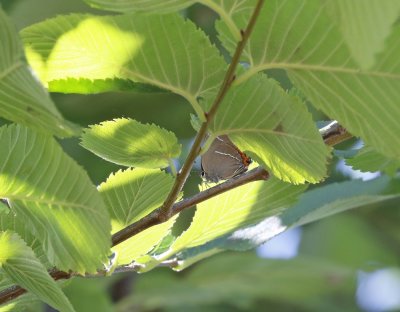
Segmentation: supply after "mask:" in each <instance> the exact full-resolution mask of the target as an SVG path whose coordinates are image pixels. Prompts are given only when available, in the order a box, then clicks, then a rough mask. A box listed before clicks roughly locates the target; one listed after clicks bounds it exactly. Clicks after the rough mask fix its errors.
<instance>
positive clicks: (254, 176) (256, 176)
mask: <svg viewBox="0 0 400 312" xmlns="http://www.w3.org/2000/svg"><path fill="white" fill-rule="evenodd" d="M320 133H321V136H322V138H323V139H324V141H325V143H326V144H327V145H330V146H333V145H336V144H338V143H340V142H343V141H345V140H347V139H349V138H351V137H352V135H351V134H350V133H348V132H347V130H346V129H345V128H343V127H342V126H341V125H339V124H338V122H337V121H333V122H332V123H330V124H329V125H328V126H326V127H324V128H322V129H320ZM268 178H269V173H268V172H267V171H266V170H265V169H263V168H261V167H257V168H255V169H253V170H250V171H249V172H246V173H244V174H242V175H240V176H238V177H236V178H233V179H230V180H227V181H225V182H223V183H221V184H218V185H216V186H214V187H211V188H209V189H207V190H205V191H202V192H200V193H198V194H196V195H194V196H192V197H189V198H186V199H183V200H181V201H180V202H178V203H175V204H174V205H173V206H172V211H171V216H173V215H175V214H177V213H179V212H181V211H182V210H184V209H187V208H190V207H192V206H194V205H196V204H198V203H201V202H203V201H206V200H208V199H210V198H212V197H214V196H217V195H219V194H222V193H224V192H227V191H229V190H232V189H234V188H236V187H239V186H241V185H244V184H247V183H250V182H253V181H257V180H267V179H268ZM160 209H161V207H160V208H158V209H156V210H155V211H153V212H152V213H150V214H149V215H147V216H146V217H144V218H143V219H141V220H139V221H137V222H135V223H133V224H131V225H129V226H127V227H126V228H124V229H122V230H121V231H119V232H117V233H115V234H114V235H113V236H112V246H116V245H118V244H120V243H122V242H123V241H125V240H127V239H129V238H130V237H132V236H134V235H136V234H138V233H140V232H142V231H144V230H146V229H148V228H150V227H151V226H154V225H157V224H160V223H162V221H160V218H159V213H160ZM160 265H161V266H170V267H173V265H174V262H171V263H162V264H160ZM124 270H129V271H135V270H137V268H136V267H133V268H130V267H129V268H127V267H120V268H117V269H116V270H115V272H119V271H124ZM49 273H50V275H51V276H52V277H53V278H54V279H55V280H59V279H68V278H70V277H72V276H74V275H75V274H73V273H66V272H63V271H59V270H52V271H50V272H49ZM24 293H26V290H25V289H23V288H21V287H19V286H17V285H14V286H11V287H9V288H6V289H4V290H2V291H0V304H3V303H6V302H8V301H10V300H13V299H15V298H17V297H19V296H20V295H22V294H24Z"/></svg>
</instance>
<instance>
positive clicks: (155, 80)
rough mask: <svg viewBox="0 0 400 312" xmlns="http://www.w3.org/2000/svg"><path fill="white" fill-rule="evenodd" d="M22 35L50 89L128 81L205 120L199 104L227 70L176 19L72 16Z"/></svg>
mask: <svg viewBox="0 0 400 312" xmlns="http://www.w3.org/2000/svg"><path fill="white" fill-rule="evenodd" d="M21 34H22V37H23V39H24V43H25V47H26V50H27V57H28V60H29V62H30V64H31V66H32V67H33V69H34V70H35V72H36V73H37V74H38V76H39V77H40V79H41V81H42V82H43V83H45V84H46V85H47V84H48V83H49V82H51V81H53V80H59V79H67V78H75V79H78V80H76V81H75V82H74V84H73V89H74V90H75V89H76V88H77V86H76V83H77V82H79V81H80V80H79V79H81V78H84V79H95V80H97V79H114V78H119V79H129V80H132V81H134V82H140V83H146V84H151V85H154V86H156V87H159V88H162V89H166V90H169V91H171V92H174V93H177V94H179V95H181V96H183V97H184V98H186V99H187V100H188V101H189V102H190V103H191V105H192V106H193V108H194V109H195V111H196V113H197V114H198V115H199V116H201V117H202V118H203V113H202V110H201V108H200V106H199V104H198V103H197V99H198V98H204V97H207V96H208V95H209V94H214V93H215V92H216V89H217V88H218V86H219V84H220V83H221V81H222V78H223V75H224V70H225V67H226V65H225V62H224V61H223V59H222V57H221V56H220V54H219V52H218V50H217V49H216V48H215V47H214V46H212V45H211V43H210V42H209V40H208V38H207V37H206V36H205V34H204V33H203V32H202V31H200V30H199V29H197V28H196V27H195V25H194V24H193V23H192V22H190V21H188V20H184V19H183V18H182V17H180V16H179V15H177V14H168V15H141V14H127V15H121V16H108V17H107V16H102V17H98V16H97V17H96V16H89V15H77V14H73V15H68V16H59V17H56V18H53V19H50V20H47V21H44V22H41V23H38V24H36V25H33V26H30V27H28V28H25V29H24V30H23V31H22V32H21ZM49 87H51V85H49ZM98 89H99V88H98ZM106 89H107V88H106ZM50 91H52V89H51V88H50ZM64 92H68V89H66V90H64Z"/></svg>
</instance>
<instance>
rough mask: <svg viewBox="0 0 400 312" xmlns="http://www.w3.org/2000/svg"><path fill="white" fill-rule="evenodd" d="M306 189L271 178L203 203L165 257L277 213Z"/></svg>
mask: <svg viewBox="0 0 400 312" xmlns="http://www.w3.org/2000/svg"><path fill="white" fill-rule="evenodd" d="M304 189H305V187H304V186H293V185H290V184H288V183H284V182H281V181H279V180H278V179H276V178H271V179H270V180H268V181H258V182H252V183H249V184H246V185H243V186H240V187H238V188H236V189H234V190H231V191H229V192H226V193H223V194H221V195H218V196H216V197H213V198H211V199H209V200H207V201H205V202H202V203H200V204H199V205H198V206H197V210H196V213H195V215H194V217H193V221H192V223H191V225H190V227H189V229H188V230H186V231H185V232H184V233H183V234H182V235H181V236H180V237H178V238H177V239H176V241H175V242H174V243H173V244H172V246H171V247H170V250H169V251H168V252H166V254H165V255H163V258H165V257H168V256H169V255H172V254H174V253H176V252H178V251H181V250H182V249H184V248H190V247H195V246H200V245H202V244H205V243H207V242H208V241H211V240H213V239H215V238H217V237H219V236H222V235H225V234H228V233H232V232H234V231H235V230H236V229H238V228H241V227H244V226H247V225H250V224H254V223H257V222H258V221H260V220H262V219H264V218H265V217H267V216H270V215H273V214H277V213H278V212H280V211H282V210H283V209H285V208H286V207H288V206H289V205H291V204H293V202H294V201H295V200H296V198H297V197H298V195H299V194H301V192H303V191H304Z"/></svg>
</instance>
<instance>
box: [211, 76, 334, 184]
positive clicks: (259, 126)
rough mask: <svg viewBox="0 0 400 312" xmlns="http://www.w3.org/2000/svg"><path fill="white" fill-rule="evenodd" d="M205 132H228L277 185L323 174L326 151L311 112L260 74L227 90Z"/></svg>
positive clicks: (297, 182)
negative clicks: (274, 179) (263, 167)
mask: <svg viewBox="0 0 400 312" xmlns="http://www.w3.org/2000/svg"><path fill="white" fill-rule="evenodd" d="M210 129H211V130H212V131H213V134H214V136H217V135H221V134H228V135H229V137H230V138H231V139H232V141H234V142H235V143H236V144H237V145H238V147H239V148H240V149H242V150H244V151H246V152H249V153H250V155H251V156H252V157H254V158H255V159H257V160H258V161H259V162H260V163H261V164H262V165H264V166H266V167H267V168H270V169H271V171H272V173H273V174H274V176H276V177H278V178H279V179H282V180H283V181H286V182H291V183H295V184H299V183H304V182H306V181H308V182H312V183H317V182H319V181H320V180H321V179H323V178H324V177H325V175H326V163H327V159H328V157H329V149H328V147H327V146H326V145H325V144H324V142H323V140H322V138H321V135H320V134H319V132H318V129H317V128H316V127H315V124H314V122H313V120H312V119H311V114H310V113H308V111H307V108H306V106H305V105H304V104H303V103H301V102H300V100H299V99H298V98H297V97H294V96H291V95H289V94H287V93H285V92H284V91H283V90H282V89H281V88H280V87H279V85H278V84H277V83H276V82H275V81H274V80H272V79H267V78H266V77H265V76H264V75H261V74H259V75H257V76H255V77H253V78H251V79H250V80H248V81H246V82H245V83H243V84H241V85H239V86H237V87H236V88H233V89H232V90H231V91H230V92H229V93H228V95H227V96H226V98H225V99H224V101H223V103H222V104H221V107H220V109H219V110H218V111H217V114H216V116H215V118H214V119H213V122H212V124H211V126H210ZM214 136H213V137H211V138H210V139H214Z"/></svg>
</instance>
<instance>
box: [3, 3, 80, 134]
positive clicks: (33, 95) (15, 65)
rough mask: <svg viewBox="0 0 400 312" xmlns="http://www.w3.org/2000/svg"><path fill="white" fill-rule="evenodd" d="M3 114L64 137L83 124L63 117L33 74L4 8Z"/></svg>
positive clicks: (75, 131)
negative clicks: (78, 124) (74, 122)
mask: <svg viewBox="0 0 400 312" xmlns="http://www.w3.org/2000/svg"><path fill="white" fill-rule="evenodd" d="M0 42H1V46H0V116H1V117H4V118H6V119H9V120H12V121H15V122H18V123H21V124H24V125H26V126H29V127H32V128H34V129H36V130H40V131H42V132H47V133H52V134H55V135H57V136H60V137H66V136H72V135H77V134H78V133H79V128H78V127H77V126H75V125H73V124H72V123H70V122H68V121H66V120H64V119H63V117H62V116H61V114H60V113H59V112H58V111H57V109H56V107H55V105H54V104H53V102H52V101H51V99H50V97H49V95H48V93H47V92H46V91H45V90H44V89H43V87H42V86H41V85H40V83H39V82H38V81H37V80H36V79H35V78H34V77H33V76H32V73H31V72H30V69H29V68H28V66H27V64H26V61H25V59H24V51H23V48H22V45H21V42H20V39H19V38H18V34H17V32H16V30H15V29H14V26H12V25H11V22H10V21H9V20H8V18H7V17H6V15H5V13H4V12H3V11H2V10H1V8H0Z"/></svg>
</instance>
